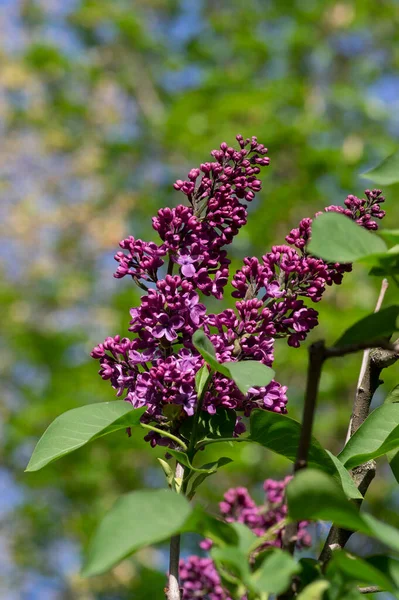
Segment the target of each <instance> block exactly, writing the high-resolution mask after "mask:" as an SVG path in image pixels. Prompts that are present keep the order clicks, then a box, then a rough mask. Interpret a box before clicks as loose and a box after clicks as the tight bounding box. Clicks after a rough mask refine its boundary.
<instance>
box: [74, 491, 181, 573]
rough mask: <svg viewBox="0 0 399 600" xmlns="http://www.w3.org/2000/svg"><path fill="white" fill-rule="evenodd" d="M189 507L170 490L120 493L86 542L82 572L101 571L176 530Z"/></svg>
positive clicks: (179, 527) (179, 528)
mask: <svg viewBox="0 0 399 600" xmlns="http://www.w3.org/2000/svg"><path fill="white" fill-rule="evenodd" d="M191 511H192V508H191V506H190V504H189V502H188V501H187V500H186V498H184V497H183V496H181V495H179V494H176V493H175V492H172V491H170V490H140V491H137V492H131V493H130V494H126V495H125V496H122V497H120V498H119V499H118V500H117V501H116V503H115V504H114V506H113V507H112V508H111V510H110V511H109V512H108V513H107V515H106V516H105V518H104V519H103V521H102V522H101V523H100V525H99V527H98V529H97V531H96V532H95V535H94V537H93V539H92V541H91V543H90V545H89V549H88V554H87V559H86V561H85V565H84V568H83V572H82V574H83V576H84V577H90V576H92V575H98V574H99V573H104V572H105V571H107V570H108V569H110V568H111V567H113V566H114V565H116V564H117V563H118V562H120V561H121V560H122V559H123V558H125V557H126V556H129V555H130V554H132V553H133V552H135V551H137V550H139V549H140V548H144V547H146V546H149V545H151V544H155V543H157V542H162V541H164V540H166V539H168V538H170V537H171V536H172V535H174V534H176V533H177V532H178V531H180V530H181V529H182V528H183V526H184V524H185V522H186V521H187V518H188V517H189V515H190V513H191Z"/></svg>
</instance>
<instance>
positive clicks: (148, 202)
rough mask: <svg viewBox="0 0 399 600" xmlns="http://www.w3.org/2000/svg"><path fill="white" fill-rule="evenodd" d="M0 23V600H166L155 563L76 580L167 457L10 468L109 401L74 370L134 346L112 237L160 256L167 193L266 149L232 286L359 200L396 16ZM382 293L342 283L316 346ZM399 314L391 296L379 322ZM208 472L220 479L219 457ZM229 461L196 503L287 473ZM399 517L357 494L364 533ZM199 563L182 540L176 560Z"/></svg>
mask: <svg viewBox="0 0 399 600" xmlns="http://www.w3.org/2000/svg"><path fill="white" fill-rule="evenodd" d="M0 8H1V17H0V31H1V41H0V127H1V132H2V144H1V148H0V189H1V197H2V200H1V204H0V215H1V223H0V235H1V240H0V244H1V245H0V272H1V281H0V297H1V304H2V319H1V321H2V327H1V335H0V355H1V360H0V373H1V380H2V386H1V390H2V394H1V395H2V401H1V405H0V417H1V431H2V436H1V467H0V490H1V496H2V499H1V500H0V525H1V530H0V553H1V556H0V577H2V578H3V581H4V582H5V584H4V585H5V588H4V589H5V592H4V596H1V597H2V598H3V597H4V598H7V600H10V599H14V598H29V600H31V599H33V600H36V598H40V599H42V598H51V599H53V598H55V599H57V600H58V599H59V598H62V599H64V598H65V599H66V598H74V599H75V598H76V599H79V600H83V599H84V600H89V599H90V600H91V599H94V598H96V599H97V598H98V599H105V598H107V599H111V598H118V599H123V598H127V597H129V598H132V597H133V598H137V599H139V598H143V599H144V598H150V597H151V598H158V597H159V598H162V597H163V593H162V582H163V572H165V570H166V563H165V560H164V558H165V557H164V555H163V554H162V553H159V552H155V551H149V550H148V551H146V552H142V553H140V555H138V556H137V557H136V558H135V559H134V560H129V561H125V562H124V563H123V564H122V565H120V566H119V567H117V568H116V569H115V570H114V571H113V572H112V573H111V574H109V575H107V576H104V577H100V578H94V579H92V580H87V581H86V580H83V579H81V578H80V577H79V575H78V570H79V562H80V559H79V552H80V551H81V548H83V547H85V545H86V544H87V540H88V536H89V535H90V533H91V532H92V530H93V526H94V524H95V523H96V522H97V521H98V520H99V518H100V516H101V515H102V514H103V513H104V511H105V510H106V509H107V508H108V507H109V506H111V505H112V503H113V502H114V500H115V498H116V497H117V496H118V495H119V494H120V493H123V492H125V491H128V490H131V489H137V488H140V487H142V486H155V487H159V486H162V485H164V482H163V479H162V474H161V471H160V469H159V468H158V467H157V464H156V460H155V457H156V456H162V455H163V453H162V451H161V450H159V449H157V450H153V451H150V450H149V448H148V447H147V446H146V445H145V444H144V442H142V440H141V439H139V437H138V436H136V437H133V438H131V439H128V438H127V437H126V436H125V435H124V434H115V435H114V436H110V437H108V438H104V439H103V440H98V441H97V442H95V443H94V444H93V445H91V446H89V447H88V448H87V449H84V450H83V451H81V452H77V453H75V454H73V455H71V456H68V457H66V458H64V459H63V460H62V461H60V462H57V463H55V464H54V465H50V466H49V467H47V468H46V469H44V470H43V471H41V472H39V473H34V474H29V475H28V474H24V473H23V469H24V467H25V465H26V463H27V460H28V458H29V455H30V453H31V450H32V448H33V445H34V443H35V441H36V440H37V438H38V436H39V435H40V434H41V433H42V432H43V430H44V429H45V428H46V426H47V425H48V424H49V423H50V422H51V421H52V420H53V419H54V418H55V417H56V416H57V415H58V414H60V413H61V412H64V411H66V410H68V409H70V408H73V407H76V406H80V405H82V404H85V403H89V402H95V401H105V400H110V399H112V397H113V391H112V390H111V388H109V387H108V386H107V385H106V384H105V383H103V382H102V381H101V380H100V378H99V377H98V376H97V374H96V371H97V364H96V363H95V362H94V361H92V360H91V359H90V358H89V352H90V350H91V347H92V346H94V345H95V344H96V343H98V342H99V341H101V340H102V339H103V338H104V337H105V336H106V335H114V334H116V333H118V332H119V333H121V334H122V335H124V334H125V333H126V332H127V325H128V320H129V314H128V310H129V308H130V307H131V306H133V305H136V304H137V303H138V302H139V296H140V294H139V293H138V292H137V290H135V289H134V288H133V285H132V283H131V282H129V281H125V280H123V281H117V280H114V279H113V278H112V272H113V268H114V266H113V264H112V263H113V260H112V256H113V254H114V253H115V251H116V249H117V245H118V242H119V240H120V239H122V238H123V237H124V236H125V235H126V234H133V235H135V236H137V237H142V238H144V239H155V235H154V233H155V232H153V231H152V229H151V216H152V215H153V214H154V213H155V212H156V210H157V209H158V208H160V207H161V206H165V205H173V204H176V203H177V202H180V201H181V200H182V197H179V194H178V193H177V192H175V191H174V190H173V188H172V183H173V181H174V179H176V178H184V177H185V175H186V173H187V171H188V170H189V169H190V168H191V167H192V166H196V165H197V164H198V163H199V162H203V161H204V160H207V159H208V156H209V151H210V150H211V149H213V148H214V147H216V146H217V145H218V144H219V143H220V142H221V141H224V140H225V141H227V142H229V143H232V142H233V141H234V137H235V135H236V134H237V133H242V134H243V135H244V136H250V135H257V136H258V138H259V139H260V141H262V142H263V143H265V144H267V145H268V147H269V153H270V157H271V166H270V167H269V168H268V169H267V171H266V173H267V174H266V176H265V182H264V186H263V191H262V192H261V193H260V194H259V197H258V199H257V200H256V202H255V203H254V205H253V206H252V207H251V209H250V219H249V224H248V226H247V227H246V228H245V229H244V230H243V231H242V232H241V234H240V236H239V238H237V239H236V241H235V243H234V244H233V247H232V248H231V254H232V256H233V258H234V264H233V267H236V266H238V265H239V262H240V260H241V259H242V257H243V256H245V255H248V254H249V255H252V254H254V255H255V254H256V255H262V254H263V253H264V252H265V251H267V249H268V248H269V247H270V245H271V244H273V243H281V242H282V241H283V239H284V236H285V235H286V232H288V230H289V229H290V228H291V227H293V226H296V224H297V222H298V221H299V219H301V218H302V217H304V216H312V215H313V214H314V213H315V212H316V211H318V210H320V209H322V208H323V207H324V206H326V205H328V204H341V203H342V202H343V200H344V198H345V196H346V194H347V193H355V194H359V195H360V194H361V193H362V190H363V188H364V181H363V180H361V179H359V178H358V174H359V173H360V172H362V171H365V170H366V169H368V168H370V167H372V166H373V165H374V164H376V163H377V162H378V161H379V160H380V159H382V158H384V157H385V156H387V155H389V154H391V153H392V152H394V151H395V149H397V147H398V137H399V119H398V114H399V112H398V102H399V100H398V98H399V71H398V67H399V44H398V42H399V33H398V32H399V5H398V3H397V2H396V1H395V0H381V1H380V2H371V0H366V1H362V2H360V1H356V2H349V1H347V2H346V1H337V0H325V1H324V2H317V1H315V0H307V1H306V2H304V1H300V0H295V1H290V2H288V1H286V0H279V1H278V2H277V1H272V0H264V1H263V0H245V2H244V0H234V1H232V2H214V1H211V0H198V1H194V2H190V0H182V1H178V0H112V1H109V0H4V1H3V2H0ZM398 187H399V186H392V187H390V188H387V189H386V196H387V203H386V209H387V217H386V220H385V222H384V226H385V227H388V228H397V224H398V217H399V208H398V207H397V204H396V203H395V198H396V194H397V193H398V191H399V190H398ZM379 285H380V282H379V281H378V279H369V278H368V276H367V270H366V269H365V268H363V267H361V266H356V267H355V268H354V271H353V273H352V274H350V275H348V276H346V278H345V281H344V284H343V285H342V286H341V287H340V288H335V289H332V290H329V291H328V293H327V294H326V298H325V300H323V302H322V305H320V307H318V308H320V314H321V325H320V327H319V329H318V330H317V332H314V333H313V335H312V339H315V338H316V337H321V336H325V337H326V339H327V340H328V341H329V342H332V341H334V339H336V337H337V336H338V334H339V333H340V332H342V331H343V330H344V329H345V328H346V327H347V326H349V325H350V324H351V323H352V322H353V321H355V320H356V319H358V318H360V317H362V316H364V315H366V314H367V313H368V312H370V311H371V310H373V307H374V304H375V301H376V298H377V295H378V290H379ZM395 295H397V291H396V290H395V289H394V288H392V286H391V288H390V290H389V291H388V294H387V303H388V302H389V301H394V300H395ZM226 302H227V303H231V300H229V299H227V300H226ZM208 304H209V306H210V307H211V308H212V309H218V303H217V302H216V301H213V302H209V303H208ZM306 360H307V356H306V348H302V349H300V350H294V349H291V348H288V347H287V346H286V345H284V344H279V345H278V347H277V349H276V363H275V367H276V373H277V378H278V380H279V381H281V382H282V383H284V384H286V385H288V386H289V399H290V415H291V416H293V417H299V416H300V407H301V401H302V393H303V387H304V372H305V368H306ZM360 361H361V357H360V356H354V357H350V358H345V359H341V360H336V361H334V362H331V364H329V365H328V366H327V368H326V370H325V372H324V374H323V379H322V384H321V390H322V394H321V401H320V408H319V412H318V415H317V419H316V425H315V435H316V436H317V437H318V438H319V439H320V440H321V441H322V442H323V443H324V445H325V446H327V447H328V448H329V449H330V450H332V451H333V452H338V451H339V449H340V448H341V446H342V443H343V440H344V437H345V429H346V426H347V422H348V418H349V413H350V406H351V401H352V398H353V393H354V388H355V384H356V379H357V372H358V369H359V366H360ZM397 377H398V374H397V368H396V369H395V368H393V369H391V370H390V371H389V372H387V373H386V377H385V384H384V386H383V387H382V388H381V391H380V392H379V394H378V401H381V400H382V399H383V395H384V394H386V393H387V392H388V391H389V390H390V388H392V387H393V386H394V385H395V384H397V383H398V381H397ZM206 454H207V457H206V458H209V459H210V460H212V459H213V460H214V459H215V455H216V451H215V450H213V449H211V448H209V449H207V450H206ZM223 454H228V455H229V456H232V457H233V456H234V458H235V459H236V462H234V463H233V464H231V465H229V466H227V467H226V468H225V469H223V470H222V471H221V472H220V474H219V475H218V477H217V478H216V479H215V478H213V479H212V480H211V484H210V485H209V487H206V484H205V486H204V489H203V491H202V492H201V494H200V499H201V502H204V503H206V504H212V505H216V503H217V502H218V501H219V499H220V498H221V495H222V494H223V492H224V491H225V490H226V489H227V487H229V486H231V485H237V484H240V485H248V486H249V487H250V488H251V490H253V491H254V494H255V496H256V494H257V493H258V494H260V493H261V491H260V484H261V482H262V481H263V479H264V478H265V477H267V476H278V475H283V474H286V472H287V468H288V464H287V463H286V462H284V461H283V460H282V459H281V458H277V457H276V456H274V455H272V454H271V453H269V452H267V451H266V450H262V449H260V448H253V447H249V446H248V447H240V448H237V449H231V448H227V449H226V450H225V451H223ZM208 455H209V456H208ZM397 501H398V497H397V495H394V481H393V478H392V476H391V475H390V474H389V470H388V469H386V468H385V466H383V465H382V466H381V468H380V472H379V475H378V480H377V483H375V484H374V485H373V486H372V488H371V493H370V502H371V503H372V504H373V505H374V506H373V510H374V512H375V514H376V516H380V515H381V514H382V513H383V512H384V514H385V516H387V517H392V518H391V522H396V523H397V524H398V525H399V518H398V516H397V514H396V510H395V509H396V506H397ZM194 548H195V541H193V540H187V543H186V545H185V550H187V551H189V550H190V549H191V550H193V549H194ZM152 568H157V569H159V570H160V571H161V575H159V574H156V573H154V572H153V571H152ZM151 586H152V587H151ZM1 593H2V591H0V594H1Z"/></svg>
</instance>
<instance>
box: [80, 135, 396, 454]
mask: <svg viewBox="0 0 399 600" xmlns="http://www.w3.org/2000/svg"><path fill="white" fill-rule="evenodd" d="M237 141H238V144H239V149H234V148H232V147H229V146H228V145H227V144H226V143H222V144H221V145H220V149H219V150H214V151H213V152H212V153H211V155H212V157H213V159H214V161H213V162H207V163H204V164H201V165H200V167H199V168H197V169H192V170H191V171H190V172H189V174H188V179H187V180H186V181H181V180H178V181H177V182H176V183H175V185H174V187H175V189H176V190H179V191H181V192H182V193H183V194H184V195H185V196H186V197H187V200H188V204H189V205H188V206H184V205H178V206H176V207H175V208H163V209H161V210H159V212H158V214H157V216H156V217H154V218H153V227H154V229H155V231H157V233H158V234H159V237H160V239H161V243H160V244H156V243H154V242H145V241H142V240H138V239H135V238H134V237H132V236H130V237H129V238H127V239H125V240H123V241H122V242H121V243H120V246H121V249H122V250H121V251H120V252H118V253H117V254H116V255H115V259H116V261H117V262H118V268H117V271H116V273H115V277H117V278H122V277H124V276H125V275H130V276H131V277H132V279H133V280H134V281H135V283H136V284H137V285H139V286H140V287H141V288H142V289H144V290H145V292H146V293H145V295H144V296H142V298H141V304H140V306H139V307H137V308H132V309H131V311H130V314H131V321H130V327H129V331H131V332H132V333H133V334H134V339H132V340H131V339H129V338H122V339H121V338H120V337H119V336H116V337H114V338H107V339H106V340H105V341H104V342H103V343H102V344H99V345H98V346H97V347H96V348H94V350H93V352H92V356H93V358H95V359H97V360H99V362H100V365H101V369H100V375H101V377H102V378H103V379H105V380H109V381H110V383H111V385H112V387H113V388H114V389H115V390H116V391H117V395H118V396H121V397H123V398H124V399H125V400H127V401H128V402H131V404H132V405H133V406H134V407H141V406H146V407H147V411H146V413H145V414H144V415H143V417H142V420H143V422H147V423H151V422H154V423H155V424H156V426H157V428H158V429H159V428H160V429H162V430H165V431H169V432H171V433H173V434H175V435H176V434H177V435H178V434H179V428H180V425H181V423H182V421H183V420H185V419H186V418H187V417H189V416H191V415H192V414H193V413H194V411H195V407H196V404H197V396H196V392H195V375H196V373H197V372H198V370H199V369H200V368H201V366H202V365H203V359H202V358H201V357H200V356H199V354H198V352H197V351H196V350H195V348H194V347H193V345H192V341H191V339H192V335H193V333H194V332H195V331H196V330H197V329H199V328H203V329H204V330H205V332H206V333H207V335H208V337H209V338H210V340H211V341H212V343H213V345H214V346H215V349H216V354H217V358H218V360H219V361H220V362H224V361H240V360H257V361H260V362H262V363H264V364H265V365H268V366H271V365H272V363H273V359H274V356H273V347H274V340H275V339H276V338H281V337H286V338H287V341H288V344H289V345H290V346H294V347H298V346H299V345H300V343H301V342H302V341H303V340H304V339H305V338H306V336H307V334H308V332H309V331H310V330H311V329H313V328H314V327H315V326H316V325H317V322H318V321H317V311H316V310H315V309H314V308H311V307H308V306H307V305H306V304H305V300H306V299H307V298H309V299H310V300H311V301H312V302H318V301H319V300H320V299H321V297H322V295H323V293H324V290H325V288H326V286H328V285H332V284H333V283H336V284H339V283H340V282H341V280H342V277H343V273H344V272H346V271H350V269H351V266H350V265H340V264H328V263H325V262H324V261H323V260H321V259H316V258H315V257H313V256H310V255H309V254H307V252H306V243H307V241H308V239H309V237H310V234H311V224H312V220H311V219H304V220H302V221H301V223H300V224H299V227H298V228H297V229H293V230H292V231H291V232H290V234H289V235H288V236H287V238H286V241H287V243H288V244H290V245H282V246H273V248H272V250H271V252H269V253H267V254H265V255H264V256H263V257H262V260H261V261H260V260H258V259H257V258H246V259H245V261H244V265H243V267H242V268H241V269H240V270H239V271H238V272H237V273H236V274H235V275H234V277H233V280H232V285H233V286H234V288H235V291H234V293H233V296H235V297H236V298H237V299H238V301H237V303H236V310H231V309H228V310H224V311H222V312H220V313H219V314H210V315H207V314H206V308H205V306H204V305H203V304H202V303H201V301H200V296H199V293H202V294H204V295H213V296H215V297H216V298H219V299H220V298H221V297H222V296H223V290H224V287H225V285H226V283H227V281H228V274H229V263H230V261H229V259H228V258H227V255H226V251H225V250H224V249H223V248H224V246H226V245H228V244H230V243H231V242H232V240H233V238H234V237H235V236H236V235H237V233H238V232H239V230H240V228H241V227H242V226H243V225H245V223H246V221H247V205H246V203H248V202H251V201H252V200H253V198H254V196H255V192H257V191H259V190H260V189H261V182H260V180H259V179H258V175H259V173H260V169H261V167H263V166H266V165H268V164H269V158H267V157H266V156H265V155H266V153H267V149H266V148H265V147H264V146H263V144H260V143H258V141H257V139H256V138H255V137H253V138H251V139H249V138H248V139H246V140H244V139H243V138H242V136H237ZM383 201H384V198H383V196H381V192H380V191H379V190H373V191H372V192H371V191H369V190H367V191H366V199H359V198H357V197H355V196H348V198H347V199H346V200H345V207H339V206H330V207H328V208H326V209H325V210H326V211H331V210H334V211H337V212H342V213H343V214H345V215H347V216H348V217H350V218H352V219H354V220H355V221H356V222H358V223H359V224H360V225H362V226H363V227H366V228H367V229H375V228H376V227H377V224H376V222H375V221H374V220H373V219H374V218H379V219H380V218H382V217H383V216H384V211H382V210H381V207H380V204H381V203H382V202H383ZM316 216H317V215H316ZM176 270H177V271H178V274H174V271H176ZM286 391H287V388H286V387H285V386H282V385H281V384H280V383H278V382H276V381H272V382H271V383H270V384H269V385H268V386H267V387H264V388H261V387H256V388H255V387H254V388H251V389H250V390H249V392H248V394H247V395H246V396H244V395H243V394H241V392H240V391H239V390H238V388H237V387H236V386H235V384H234V382H233V381H231V380H229V379H227V378H226V377H224V376H223V375H221V374H219V373H216V374H214V375H213V377H212V381H211V382H210V385H209V387H208V390H207V393H206V395H205V398H204V403H203V409H204V410H206V411H207V412H208V413H210V414H214V413H215V412H216V411H217V409H218V407H219V406H223V407H227V408H230V409H233V410H235V411H237V412H241V413H243V414H244V415H245V416H248V415H249V414H250V413H251V411H252V410H253V409H254V408H263V409H266V410H272V411H275V412H281V413H285V412H286V404H287V396H286ZM244 430H245V428H244V425H243V423H242V422H241V421H240V417H237V425H236V430H235V434H236V435H239V434H240V433H242V432H243V431H244ZM146 439H148V440H149V441H150V442H151V444H152V445H155V444H157V443H159V444H166V443H170V442H168V440H165V439H164V438H162V436H161V435H160V434H159V433H155V432H151V433H149V434H148V436H147V438H146Z"/></svg>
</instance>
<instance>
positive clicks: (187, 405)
mask: <svg viewBox="0 0 399 600" xmlns="http://www.w3.org/2000/svg"><path fill="white" fill-rule="evenodd" d="M175 402H176V404H182V405H183V407H184V410H185V411H186V413H187V415H188V416H189V417H191V416H192V415H193V414H194V409H195V404H196V402H197V394H196V393H195V392H194V390H193V388H192V387H191V386H190V385H189V384H188V383H184V384H183V385H181V386H180V387H179V393H178V394H177V395H176V400H175Z"/></svg>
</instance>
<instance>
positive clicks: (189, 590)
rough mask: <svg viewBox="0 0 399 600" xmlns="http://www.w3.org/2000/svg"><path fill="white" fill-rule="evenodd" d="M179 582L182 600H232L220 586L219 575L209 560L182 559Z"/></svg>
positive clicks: (198, 558) (197, 557) (199, 558)
mask: <svg viewBox="0 0 399 600" xmlns="http://www.w3.org/2000/svg"><path fill="white" fill-rule="evenodd" d="M180 582H181V586H182V588H183V600H199V599H201V600H233V599H232V598H231V596H230V594H229V592H227V590H226V589H225V588H224V587H223V586H222V582H221V580H220V576H219V573H218V572H217V570H216V567H215V563H214V562H213V560H212V559H211V558H201V557H200V556H189V557H188V558H187V559H186V560H183V559H182V560H181V561H180ZM241 600H244V598H242V599H241Z"/></svg>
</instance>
